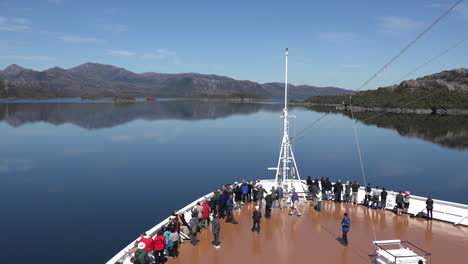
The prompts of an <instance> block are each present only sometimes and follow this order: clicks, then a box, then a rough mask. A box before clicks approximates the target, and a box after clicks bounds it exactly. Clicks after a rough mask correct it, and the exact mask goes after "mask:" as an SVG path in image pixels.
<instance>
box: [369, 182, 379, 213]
mask: <svg viewBox="0 0 468 264" xmlns="http://www.w3.org/2000/svg"><path fill="white" fill-rule="evenodd" d="M379 198H380V190H379V186H376V187H375V189H374V190H373V191H372V204H371V208H372V209H378V208H379V204H380V202H379Z"/></svg>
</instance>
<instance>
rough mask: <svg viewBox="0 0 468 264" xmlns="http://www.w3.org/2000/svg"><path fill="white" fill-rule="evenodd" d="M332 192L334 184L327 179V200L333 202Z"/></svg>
mask: <svg viewBox="0 0 468 264" xmlns="http://www.w3.org/2000/svg"><path fill="white" fill-rule="evenodd" d="M331 191H332V183H331V181H330V179H329V178H328V177H327V178H326V179H325V200H331V197H330V195H331Z"/></svg>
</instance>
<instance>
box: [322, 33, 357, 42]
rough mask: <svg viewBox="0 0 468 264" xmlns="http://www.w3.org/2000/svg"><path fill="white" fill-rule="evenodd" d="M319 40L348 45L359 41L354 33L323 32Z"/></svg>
mask: <svg viewBox="0 0 468 264" xmlns="http://www.w3.org/2000/svg"><path fill="white" fill-rule="evenodd" d="M319 38H320V39H322V40H325V41H328V42H332V43H347V42H349V41H353V40H356V39H358V35H357V34H355V33H352V32H322V33H320V34H319Z"/></svg>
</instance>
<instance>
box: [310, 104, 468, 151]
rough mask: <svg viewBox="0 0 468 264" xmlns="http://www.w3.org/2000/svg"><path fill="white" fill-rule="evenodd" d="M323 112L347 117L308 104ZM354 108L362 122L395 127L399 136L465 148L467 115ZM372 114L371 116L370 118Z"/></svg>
mask: <svg viewBox="0 0 468 264" xmlns="http://www.w3.org/2000/svg"><path fill="white" fill-rule="evenodd" d="M310 109H311V110H313V111H317V112H324V113H339V114H342V115H344V116H347V117H349V118H351V112H349V111H339V110H336V109H334V108H330V107H317V106H312V107H310ZM378 114H379V113H376V112H356V113H354V116H355V118H356V119H357V120H359V121H360V122H361V123H363V124H365V125H368V126H370V125H372V126H377V127H379V128H389V129H393V130H396V131H397V132H398V133H399V134H400V135H401V136H404V137H410V138H420V139H423V140H426V141H429V142H432V143H434V144H437V145H440V146H444V147H447V148H450V149H456V150H467V149H468V118H467V117H466V116H448V115H447V116H439V115H417V114H391V113H387V114H382V115H379V116H378V117H375V116H376V115H378ZM374 117H375V118H374Z"/></svg>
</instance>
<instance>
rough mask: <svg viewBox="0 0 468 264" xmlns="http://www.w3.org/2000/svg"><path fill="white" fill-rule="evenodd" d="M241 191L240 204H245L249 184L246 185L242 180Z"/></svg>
mask: <svg viewBox="0 0 468 264" xmlns="http://www.w3.org/2000/svg"><path fill="white" fill-rule="evenodd" d="M241 192H242V204H246V203H247V193H249V186H248V185H247V183H246V182H245V181H242V186H241Z"/></svg>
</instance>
